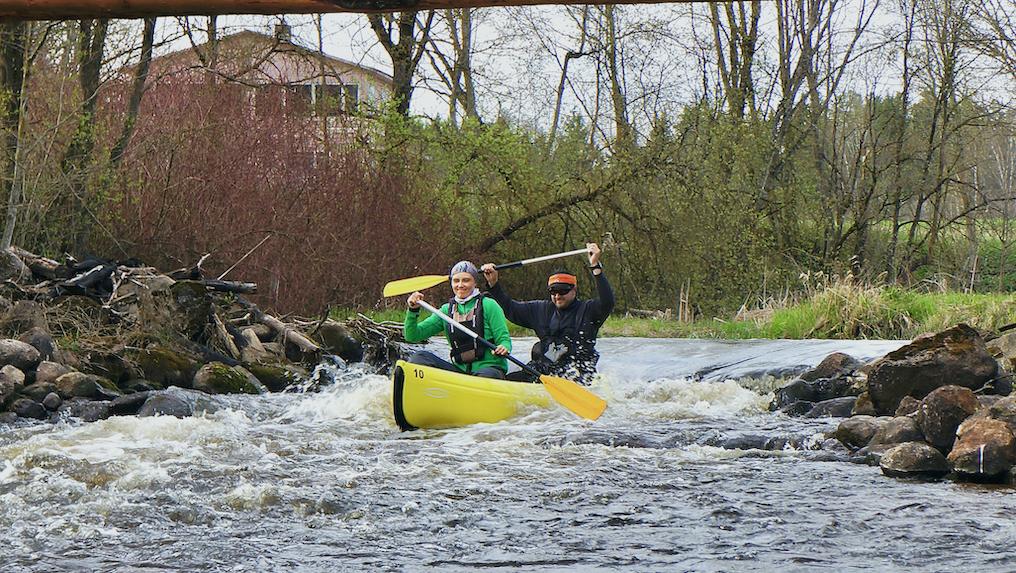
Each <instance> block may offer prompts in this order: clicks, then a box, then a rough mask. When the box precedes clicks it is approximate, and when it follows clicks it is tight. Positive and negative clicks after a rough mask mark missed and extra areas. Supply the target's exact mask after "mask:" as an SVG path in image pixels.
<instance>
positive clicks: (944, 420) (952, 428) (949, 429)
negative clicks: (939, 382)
mask: <svg viewBox="0 0 1016 573" xmlns="http://www.w3.org/2000/svg"><path fill="white" fill-rule="evenodd" d="M979 407H980V404H979V403H978V402H977V396H975V395H974V392H973V390H971V389H969V388H961V387H960V386H942V387H941V388H937V389H935V390H933V391H932V392H931V393H930V394H928V395H927V396H925V397H924V399H922V400H921V405H920V407H919V408H918V409H917V424H918V426H920V428H921V433H923V434H924V440H925V441H926V442H928V443H929V444H931V445H933V446H935V447H936V448H938V449H939V450H941V451H943V452H948V451H949V448H951V447H952V445H953V442H954V441H956V428H958V427H959V425H960V423H962V422H963V420H966V419H967V418H969V417H970V416H971V415H973V413H974V412H976V411H977V409H978V408H979Z"/></svg>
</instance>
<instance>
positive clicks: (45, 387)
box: [20, 382, 56, 402]
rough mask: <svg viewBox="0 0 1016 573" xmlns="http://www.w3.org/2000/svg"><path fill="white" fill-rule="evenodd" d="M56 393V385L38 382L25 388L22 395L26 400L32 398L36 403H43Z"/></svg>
mask: <svg viewBox="0 0 1016 573" xmlns="http://www.w3.org/2000/svg"><path fill="white" fill-rule="evenodd" d="M54 392H56V384H54V383H52V382H43V383H41V384H40V383H39V382H36V383H35V384H29V385H28V386H25V387H24V388H23V389H22V390H21V392H20V394H21V395H22V396H24V397H25V398H31V399H32V400H35V401H36V402H42V401H43V400H44V399H45V398H46V396H49V395H50V394H52V393H54Z"/></svg>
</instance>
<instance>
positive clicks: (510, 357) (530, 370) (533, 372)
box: [416, 300, 542, 376]
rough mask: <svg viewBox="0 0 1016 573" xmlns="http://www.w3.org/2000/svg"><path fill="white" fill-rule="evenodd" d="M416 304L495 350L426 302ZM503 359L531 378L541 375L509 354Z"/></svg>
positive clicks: (484, 339)
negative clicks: (512, 363) (531, 376)
mask: <svg viewBox="0 0 1016 573" xmlns="http://www.w3.org/2000/svg"><path fill="white" fill-rule="evenodd" d="M416 304H418V305H420V306H422V307H423V308H425V309H427V310H429V311H430V312H431V313H432V314H434V315H437V317H438V318H440V319H441V320H443V321H445V322H447V323H448V324H450V325H451V327H452V328H456V329H458V330H459V331H461V332H464V333H466V334H468V335H469V336H471V337H473V338H474V339H476V340H477V341H479V342H480V344H483V345H484V346H486V347H487V348H489V349H491V350H494V349H495V348H497V346H494V345H493V344H491V342H490V341H489V340H487V339H486V338H483V337H482V336H480V335H479V334H476V333H475V332H473V331H472V330H469V329H468V328H466V327H465V326H463V325H462V323H459V322H456V321H455V319H453V318H452V317H450V316H448V315H447V314H445V313H443V312H441V311H440V310H438V309H436V308H434V307H433V306H431V305H429V304H427V303H426V302H424V301H422V300H421V301H419V302H417V303H416ZM505 358H507V359H508V360H511V361H512V362H514V363H515V364H516V365H517V366H518V367H519V368H521V369H523V370H525V371H526V372H528V373H530V374H532V375H533V376H542V374H540V373H539V372H537V371H536V370H534V369H533V368H531V367H530V366H529V365H528V364H526V363H525V362H522V361H521V360H519V359H518V358H515V357H514V356H512V355H511V354H509V355H508V356H505Z"/></svg>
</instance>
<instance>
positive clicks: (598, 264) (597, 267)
mask: <svg viewBox="0 0 1016 573" xmlns="http://www.w3.org/2000/svg"><path fill="white" fill-rule="evenodd" d="M596 269H600V270H603V263H596V264H595V265H590V266H589V270H591V271H595V270H596Z"/></svg>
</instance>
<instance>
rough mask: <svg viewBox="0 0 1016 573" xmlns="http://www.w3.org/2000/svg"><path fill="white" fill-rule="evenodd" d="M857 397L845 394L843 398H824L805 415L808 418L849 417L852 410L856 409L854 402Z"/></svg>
mask: <svg viewBox="0 0 1016 573" xmlns="http://www.w3.org/2000/svg"><path fill="white" fill-rule="evenodd" d="M856 401H857V398H854V397H853V396H845V397H843V398H833V399H831V400H823V401H821V402H819V403H818V404H815V407H814V408H812V409H811V410H809V411H808V413H807V414H805V415H804V417H806V418H848V417H850V412H851V411H853V409H854V402H856Z"/></svg>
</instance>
